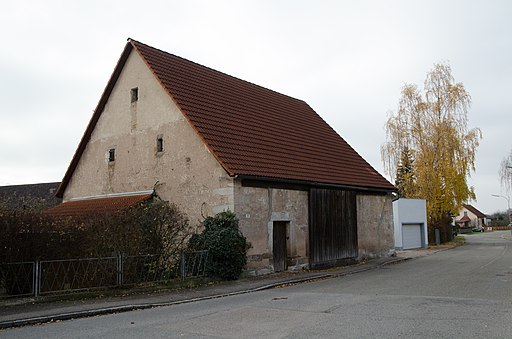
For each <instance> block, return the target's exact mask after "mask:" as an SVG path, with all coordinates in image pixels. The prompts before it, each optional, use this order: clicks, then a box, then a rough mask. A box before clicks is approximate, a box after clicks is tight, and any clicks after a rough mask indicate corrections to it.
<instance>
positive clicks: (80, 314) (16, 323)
mask: <svg viewBox="0 0 512 339" xmlns="http://www.w3.org/2000/svg"><path fill="white" fill-rule="evenodd" d="M410 259H411V258H397V259H394V260H391V261H387V262H384V263H381V264H378V265H374V266H368V267H361V268H358V269H354V270H350V271H347V272H338V273H324V274H318V275H314V276H310V277H302V278H297V279H290V280H284V281H280V282H276V283H271V284H267V285H263V286H259V287H255V288H251V289H246V290H242V291H236V292H229V293H221V294H215V295H210V296H204V297H197V298H189V299H184V300H176V301H168V302H161V303H147V304H132V305H123V306H113V307H105V308H98V309H93V310H85V311H76V312H67V313H60V314H54V315H48V316H40V317H32V318H24V319H16V320H7V321H2V322H0V330H4V329H8V328H13V327H22V326H29V325H37V324H44V323H51V322H55V321H64V320H70V319H79V318H88V317H94V316H99V315H106V314H114V313H123V312H130V311H135V310H145V309H149V308H156V307H163V306H173V305H180V304H187V303H192V302H196V301H204V300H211V299H218V298H224V297H229V296H235V295H241V294H247V293H252V292H258V291H264V290H269V289H272V288H277V287H281V286H286V285H292V284H300V283H305V282H310V281H316V280H322V279H330V278H337V277H342V276H346V275H351V274H356V273H360V272H364V271H369V270H372V269H376V268H379V267H384V266H387V265H392V264H398V263H400V262H404V261H407V260H410Z"/></svg>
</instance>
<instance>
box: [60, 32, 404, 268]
mask: <svg viewBox="0 0 512 339" xmlns="http://www.w3.org/2000/svg"><path fill="white" fill-rule="evenodd" d="M346 114H350V113H349V112H347V113H346ZM362 128H363V126H362ZM394 190H395V187H394V186H393V185H392V184H391V183H389V182H388V181H387V180H386V179H385V178H383V177H382V176H381V175H380V174H379V173H378V172H377V171H376V170H375V169H374V168H373V167H372V166H370V165H369V164H368V163H367V162H366V161H365V160H364V159H363V158H362V157H361V156H360V155H359V154H358V153H357V152H356V151H355V150H354V149H353V148H352V147H351V146H350V145H349V144H348V143H347V142H346V141H345V140H344V139H343V138H342V137H340V136H339V135H338V134H337V133H336V132H335V131H334V130H333V129H332V128H331V127H330V126H329V125H328V124H327V123H326V122H325V121H324V120H323V119H322V118H321V117H320V116H319V115H318V114H317V113H316V112H315V111H314V110H313V109H312V108H311V107H310V106H309V105H308V104H307V103H305V102H304V101H302V100H298V99H295V98H292V97H289V96H286V95H283V94H280V93H277V92H275V91H272V90H269V89H266V88H263V87H260V86H257V85H255V84H252V83H250V82H247V81H244V80H240V79H238V78H235V77H232V76H230V75H227V74H224V73H221V72H218V71H216V70H213V69H211V68H208V67H205V66H201V65H199V64H197V63H194V62H192V61H188V60H186V59H183V58H181V57H178V56H175V55H172V54H169V53H167V52H164V51H161V50H159V49H156V48H153V47H150V46H148V45H145V44H143V43H140V42H137V41H135V40H129V41H128V43H127V44H126V47H125V48H124V51H123V52H122V54H121V57H120V59H119V61H118V63H117V66H116V67H115V69H114V71H113V74H112V77H111V78H110V80H109V82H108V84H107V86H106V88H105V91H104V93H103V95H102V96H101V98H100V100H99V103H98V105H97V107H96V109H95V111H94V114H93V116H92V118H91V121H90V123H89V125H88V126H87V129H86V130H85V133H84V135H83V137H82V140H81V141H80V144H79V145H78V149H77V151H76V153H75V155H74V157H73V159H72V161H71V163H70V165H69V168H68V170H67V172H66V174H65V176H64V179H63V181H62V184H61V186H60V187H59V190H58V192H57V193H58V196H60V197H63V198H64V203H63V204H62V205H60V206H59V207H57V208H55V209H53V213H58V212H59V211H63V210H65V209H66V208H70V209H72V208H73V206H71V207H70V204H74V207H75V208H76V207H77V206H78V207H80V205H82V207H83V206H85V205H87V206H88V207H87V208H91V206H101V205H102V203H103V202H107V201H108V202H109V203H115V202H116V201H117V199H122V198H123V197H124V199H126V197H132V198H131V199H134V200H137V199H139V198H140V199H144V197H145V196H146V195H147V194H148V192H151V193H152V194H155V195H158V196H159V197H160V198H161V199H163V200H167V201H170V202H173V203H175V204H177V205H178V206H179V207H180V208H181V209H182V210H183V211H184V212H185V213H187V215H188V216H189V217H190V219H191V222H192V223H194V224H195V223H197V222H199V221H201V220H202V219H203V218H204V217H205V216H211V215H214V214H215V213H218V212H221V211H225V210H231V211H233V212H234V213H235V214H236V215H237V217H238V218H239V220H240V229H241V231H242V232H243V234H244V235H245V236H246V237H247V239H248V241H249V242H250V243H251V246H252V247H251V249H250V250H249V253H248V265H247V268H248V269H249V270H251V271H254V272H256V273H258V272H259V273H264V272H272V271H282V270H286V269H300V268H302V267H321V266H327V265H333V264H336V263H340V262H345V261H350V260H354V259H357V258H360V257H365V256H381V255H388V254H389V253H390V251H392V250H393V248H394V241H393V217H392V196H391V192H393V191H394ZM104 199H108V200H104ZM80 201H82V203H80ZM75 210H76V209H75ZM63 213H65V212H63Z"/></svg>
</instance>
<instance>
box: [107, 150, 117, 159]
mask: <svg viewBox="0 0 512 339" xmlns="http://www.w3.org/2000/svg"><path fill="white" fill-rule="evenodd" d="M113 161H116V149H115V148H111V149H109V150H108V162H113Z"/></svg>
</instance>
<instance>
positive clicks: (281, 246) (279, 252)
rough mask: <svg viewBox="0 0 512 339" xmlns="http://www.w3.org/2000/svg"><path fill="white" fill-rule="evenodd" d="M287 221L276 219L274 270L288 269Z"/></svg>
mask: <svg viewBox="0 0 512 339" xmlns="http://www.w3.org/2000/svg"><path fill="white" fill-rule="evenodd" d="M286 225H287V222H286V221H274V224H273V231H272V236H273V248H272V251H273V253H274V272H282V271H286V268H287V267H286Z"/></svg>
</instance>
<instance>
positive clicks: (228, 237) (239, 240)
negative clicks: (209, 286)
mask: <svg viewBox="0 0 512 339" xmlns="http://www.w3.org/2000/svg"><path fill="white" fill-rule="evenodd" d="M203 226H204V229H203V231H202V233H200V234H194V235H193V236H192V237H191V239H190V242H189V246H190V249H192V250H208V264H207V269H206V273H207V274H208V275H209V276H211V277H215V278H221V279H224V280H236V279H238V278H239V277H240V274H241V273H242V270H243V268H244V267H245V265H246V263H247V250H248V249H249V247H250V246H249V244H248V243H247V240H246V238H245V237H244V236H243V235H242V233H241V232H240V230H239V229H238V219H237V218H236V215H235V214H234V213H233V212H230V211H227V212H222V213H219V214H217V215H215V216H214V217H207V218H206V219H205V220H204V221H203Z"/></svg>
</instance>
